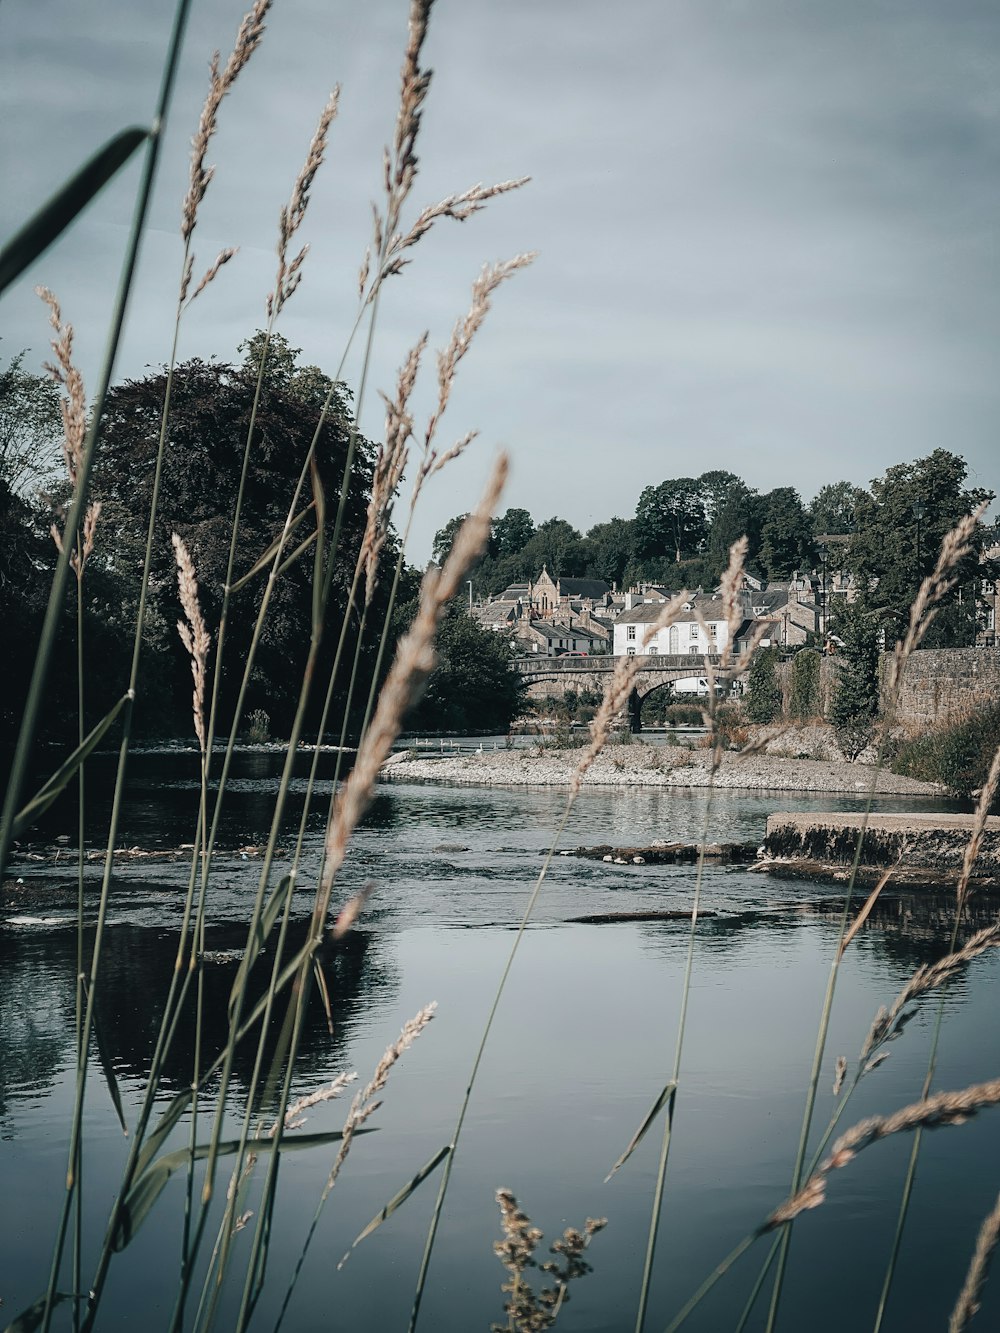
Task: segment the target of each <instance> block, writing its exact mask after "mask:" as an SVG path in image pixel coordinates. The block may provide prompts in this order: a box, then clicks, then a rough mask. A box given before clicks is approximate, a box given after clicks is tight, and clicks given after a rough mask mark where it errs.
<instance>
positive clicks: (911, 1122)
mask: <svg viewBox="0 0 1000 1333" xmlns="http://www.w3.org/2000/svg"><path fill="white" fill-rule="evenodd" d="M998 1102H1000V1079H991V1080H990V1081H989V1082H988V1083H974V1084H972V1086H971V1087H968V1088H963V1089H962V1090H961V1091H960V1092H939V1093H936V1094H935V1095H934V1096H933V1097H927V1098H926V1099H925V1100H924V1101H920V1102H914V1103H913V1104H912V1105H910V1106H904V1107H903V1108H902V1109H901V1110H899V1111H895V1112H894V1113H893V1114H892V1115H887V1116H882V1115H873V1116H869V1117H868V1119H867V1120H861V1121H859V1122H858V1124H856V1125H852V1126H851V1128H850V1129H849V1130H847V1131H846V1133H844V1134H841V1136H840V1138H839V1139H837V1140H836V1142H835V1143H834V1145H833V1148H832V1149H831V1151H830V1156H829V1157H827V1158H826V1160H825V1161H823V1162H821V1163H820V1165H819V1166H818V1167H817V1168H816V1170H815V1171H814V1172H813V1174H812V1175H811V1176H810V1177H809V1179H808V1180H807V1181H806V1183H805V1185H804V1186H803V1187H802V1189H800V1190H799V1191H798V1192H797V1193H796V1194H793V1195H791V1197H790V1198H788V1199H786V1200H785V1201H784V1203H782V1204H781V1205H780V1206H779V1207H778V1208H776V1209H775V1210H774V1212H773V1213H772V1214H771V1216H770V1217H769V1218H768V1219H767V1220H766V1222H764V1224H763V1225H762V1226H761V1227H760V1230H759V1233H758V1234H761V1235H763V1234H764V1233H765V1232H768V1231H773V1230H774V1228H775V1227H778V1226H781V1225H782V1224H783V1223H785V1222H790V1221H792V1219H793V1218H795V1217H798V1215H799V1214H800V1213H802V1212H804V1211H805V1210H806V1209H807V1208H818V1207H819V1205H820V1204H821V1203H823V1201H824V1200H825V1198H826V1178H827V1176H829V1174H830V1172H831V1171H837V1170H839V1169H840V1168H841V1167H844V1166H846V1165H847V1163H848V1162H850V1161H852V1160H853V1159H854V1158H855V1157H856V1156H857V1154H858V1153H859V1152H861V1151H862V1149H864V1148H867V1147H868V1146H869V1145H870V1144H872V1143H877V1142H878V1141H879V1140H880V1139H887V1138H889V1137H891V1135H893V1134H902V1133H907V1132H909V1131H911V1130H914V1129H918V1128H924V1129H937V1128H939V1127H940V1126H942V1125H961V1124H964V1123H965V1121H966V1120H968V1119H969V1118H970V1117H971V1116H974V1115H975V1114H976V1113H977V1112H978V1111H982V1110H985V1109H986V1108H987V1107H989V1106H996V1105H997V1103H998Z"/></svg>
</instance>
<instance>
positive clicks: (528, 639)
mask: <svg viewBox="0 0 1000 1333" xmlns="http://www.w3.org/2000/svg"><path fill="white" fill-rule="evenodd" d="M517 637H518V642H519V644H520V646H521V648H522V649H523V651H524V653H525V654H526V655H531V656H535V655H537V656H539V657H562V656H564V655H565V654H566V653H580V654H583V655H585V656H587V657H591V656H595V655H597V656H600V655H603V654H605V653H606V652H607V651H608V641H607V639H606V638H600V637H598V636H597V635H596V634H593V633H591V632H590V631H589V630H586V629H583V628H581V627H580V626H579V625H557V624H553V623H552V622H551V621H547V620H522V621H521V623H520V624H519V625H518V627H517Z"/></svg>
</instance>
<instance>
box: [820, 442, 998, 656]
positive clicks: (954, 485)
mask: <svg viewBox="0 0 1000 1333" xmlns="http://www.w3.org/2000/svg"><path fill="white" fill-rule="evenodd" d="M967 474H968V468H967V466H966V463H965V460H964V459H963V458H961V457H959V455H958V454H953V453H950V452H949V451H948V450H947V449H935V450H934V452H933V453H932V454H929V455H928V456H927V457H926V458H919V459H917V460H916V461H915V462H912V463H900V464H898V465H897V466H896V467H891V468H889V469H888V471H887V472H886V473H885V475H884V476H882V477H876V478H875V480H874V481H873V482H872V484H871V490H870V491H869V492H860V493H859V494H858V497H857V502H856V506H855V525H854V532H853V533H852V535H851V539H850V542H849V544H848V547H847V554H846V564H847V567H848V568H849V569H850V570H851V572H852V573H853V574H854V577H855V581H856V584H857V586H858V588H859V590H860V592H861V595H862V598H863V600H864V601H865V602H866V604H867V605H868V606H870V607H873V608H879V609H880V610H881V613H882V617H883V623H884V625H885V627H886V632H887V634H888V636H889V637H891V638H894V637H896V636H898V634H899V633H900V632H901V630H902V627H903V625H904V624H905V622H906V620H907V617H908V615H909V607H910V604H911V602H912V601H913V599H914V597H915V596H916V593H917V589H918V588H919V586H920V583H921V581H922V580H923V579H924V578H925V577H926V576H927V575H928V574H929V573H930V572H931V570H932V569H933V568H934V564H935V562H936V560H937V556H938V552H939V550H940V547H941V541H942V539H943V537H944V535H945V533H947V532H948V531H949V530H950V529H951V528H953V527H954V526H955V524H956V523H957V522H958V520H959V519H960V518H962V517H963V516H964V515H966V514H970V513H972V512H973V510H974V509H975V508H976V507H977V506H978V505H979V504H980V503H982V502H983V501H987V500H991V499H993V493H992V492H991V491H987V490H984V489H982V488H981V487H971V488H968V489H967V488H966V487H965V485H964V483H965V479H966V476H967ZM983 533H984V529H983V528H982V527H981V526H980V528H979V529H978V530H977V533H976V534H975V537H974V539H973V543H972V547H973V549H972V551H971V553H970V555H968V556H967V557H966V558H965V559H964V560H963V561H961V562H960V563H959V564H958V566H957V567H956V568H955V570H954V577H955V584H954V587H953V588H952V590H951V592H950V593H948V594H947V595H946V597H945V598H944V600H943V602H942V604H941V608H940V610H939V613H938V616H937V619H936V620H935V622H934V623H933V624H932V625H931V627H930V631H929V633H928V634H927V636H926V638H925V640H924V644H925V646H927V647H952V646H961V645H963V644H967V643H971V642H974V640H975V581H976V577H977V574H978V570H979V558H980V552H981V550H982V545H983Z"/></svg>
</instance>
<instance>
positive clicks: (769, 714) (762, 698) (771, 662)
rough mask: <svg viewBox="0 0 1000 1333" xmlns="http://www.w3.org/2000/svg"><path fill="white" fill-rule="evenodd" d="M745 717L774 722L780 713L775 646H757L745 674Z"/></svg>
mask: <svg viewBox="0 0 1000 1333" xmlns="http://www.w3.org/2000/svg"><path fill="white" fill-rule="evenodd" d="M746 712H747V719H748V720H749V721H750V722H761V723H767V722H774V721H775V719H776V718H777V717H778V716H779V714H780V713H781V686H780V685H779V683H778V650H777V648H758V649H757V651H756V653H755V654H754V659H753V664H752V666H751V667H750V670H749V672H748V674H747V698H746Z"/></svg>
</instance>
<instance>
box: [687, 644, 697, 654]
mask: <svg viewBox="0 0 1000 1333" xmlns="http://www.w3.org/2000/svg"><path fill="white" fill-rule="evenodd" d="M688 652H689V653H693V654H694V655H695V656H697V653H698V645H697V644H696V643H693V644H692V645H691V647H690V648H689V649H688Z"/></svg>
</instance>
